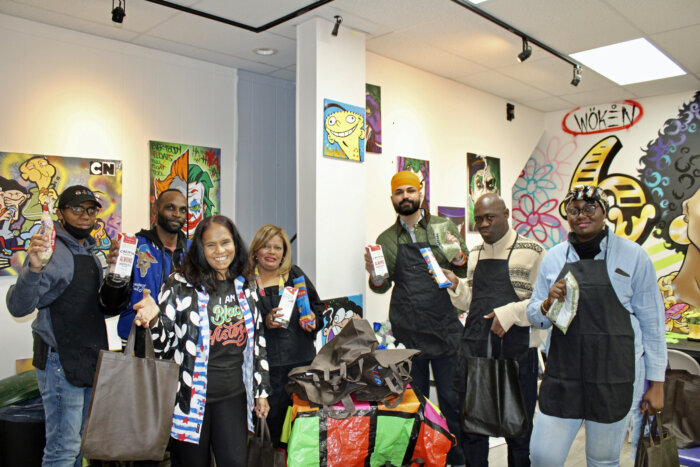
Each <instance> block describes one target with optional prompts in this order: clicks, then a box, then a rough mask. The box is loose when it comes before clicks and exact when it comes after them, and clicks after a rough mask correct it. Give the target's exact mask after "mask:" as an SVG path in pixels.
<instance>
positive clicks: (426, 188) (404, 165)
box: [396, 156, 430, 212]
mask: <svg viewBox="0 0 700 467" xmlns="http://www.w3.org/2000/svg"><path fill="white" fill-rule="evenodd" d="M402 170H410V171H412V172H413V173H415V174H416V175H418V178H419V179H420V182H421V190H420V191H421V196H422V198H423V203H422V204H421V206H420V207H421V208H422V209H424V210H425V212H430V162H428V161H424V160H422V159H413V158H410V157H401V156H398V157H397V158H396V171H397V172H401V171H402Z"/></svg>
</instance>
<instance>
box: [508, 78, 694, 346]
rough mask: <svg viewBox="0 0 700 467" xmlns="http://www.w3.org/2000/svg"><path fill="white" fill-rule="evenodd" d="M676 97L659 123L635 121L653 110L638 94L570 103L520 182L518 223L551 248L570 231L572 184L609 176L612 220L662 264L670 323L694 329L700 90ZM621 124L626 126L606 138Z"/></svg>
mask: <svg viewBox="0 0 700 467" xmlns="http://www.w3.org/2000/svg"><path fill="white" fill-rule="evenodd" d="M669 99H670V98H669ZM671 107H673V108H674V112H673V114H658V115H654V119H656V120H658V121H662V122H665V123H664V124H663V125H662V127H661V128H659V129H655V130H653V132H651V133H648V132H646V131H644V132H640V131H636V132H635V131H633V130H635V129H636V128H637V127H636V126H635V125H636V124H637V123H638V122H639V120H640V119H641V118H642V116H643V115H645V116H646V117H648V114H647V113H645V112H644V111H643V110H642V103H639V102H636V101H625V102H619V103H613V104H607V105H598V106H591V107H589V108H586V109H574V110H572V111H569V112H567V113H566V115H564V116H563V118H562V121H561V128H547V131H546V132H545V134H544V135H543V136H542V138H541V139H540V142H539V143H538V145H537V148H536V149H535V151H534V152H533V154H532V156H531V157H530V159H529V160H528V161H527V163H526V165H525V168H524V170H523V171H522V172H521V174H520V177H519V178H518V179H517V180H516V182H515V184H514V185H513V210H512V211H513V228H514V229H515V230H516V231H518V233H520V234H522V235H527V236H532V237H533V238H535V239H537V240H539V241H540V242H542V243H543V244H544V245H545V246H546V247H547V248H551V247H552V246H554V245H556V244H558V243H560V242H561V241H562V240H564V239H565V238H566V235H567V225H566V223H565V222H564V221H563V219H562V218H561V213H562V211H563V207H562V206H561V205H560V204H559V201H560V200H561V199H562V198H563V197H564V195H565V194H566V192H567V191H568V190H569V189H570V188H571V187H572V186H574V185H578V184H589V183H590V184H597V185H599V186H601V187H602V188H603V189H604V190H605V192H606V194H607V196H608V202H609V204H610V209H609V210H608V214H607V219H606V220H607V223H608V225H609V226H611V227H612V228H613V229H614V231H615V233H616V234H617V235H619V236H622V237H625V238H627V239H629V240H632V241H635V242H637V243H639V244H640V245H642V247H643V248H644V249H645V251H646V252H647V253H648V255H649V257H650V258H651V260H652V262H653V264H654V268H655V269H656V274H657V282H658V285H659V289H660V291H661V295H662V297H663V300H664V305H665V308H666V330H667V331H674V332H681V333H686V332H688V319H687V318H688V316H690V315H691V314H693V313H697V311H698V309H700V293H698V291H697V284H698V282H700V273H699V272H698V271H700V228H699V227H698V226H699V225H700V220H699V219H700V132H699V131H698V128H700V92H696V93H695V94H694V95H692V97H691V98H690V99H688V100H686V101H684V102H681V103H679V104H675V103H673V104H672V106H671ZM675 109H679V110H677V111H676V110H675ZM613 130H617V131H620V130H625V131H620V133H618V134H610V136H607V137H605V138H601V135H600V133H609V132H611V131H613Z"/></svg>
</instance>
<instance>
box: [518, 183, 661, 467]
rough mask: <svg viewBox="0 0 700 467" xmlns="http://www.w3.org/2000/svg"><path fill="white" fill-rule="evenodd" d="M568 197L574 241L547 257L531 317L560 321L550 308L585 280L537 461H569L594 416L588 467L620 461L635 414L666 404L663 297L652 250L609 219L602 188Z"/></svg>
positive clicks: (539, 421) (541, 323) (561, 338)
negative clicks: (570, 283) (569, 277)
mask: <svg viewBox="0 0 700 467" xmlns="http://www.w3.org/2000/svg"><path fill="white" fill-rule="evenodd" d="M562 203H563V204H564V207H565V212H566V219H567V221H568V223H569V228H570V232H569V235H568V239H567V240H566V241H564V242H562V243H561V244H559V245H557V246H555V247H554V248H552V249H551V250H549V252H547V255H546V256H545V258H544V260H543V261H542V265H541V266H540V270H539V275H538V278H537V283H536V285H535V291H534V292H533V294H532V298H531V299H530V303H529V305H528V309H527V311H528V318H529V319H530V322H531V323H532V325H533V326H537V327H540V328H548V327H550V326H552V322H551V321H550V319H549V318H548V317H547V316H546V313H547V312H548V311H549V309H550V307H551V306H552V304H553V303H554V302H555V301H557V300H559V301H564V297H565V296H566V292H567V290H566V289H567V287H566V282H565V281H564V279H563V278H564V276H565V275H566V274H567V273H568V272H571V273H572V274H573V276H574V278H575V279H576V281H577V282H578V286H579V301H578V309H577V313H576V316H575V317H574V318H573V320H572V321H571V324H570V325H569V327H568V329H567V331H566V334H564V333H563V332H562V331H561V330H560V329H559V328H558V327H553V328H552V336H551V343H550V349H549V353H548V357H547V366H546V370H545V375H544V378H543V380H542V384H541V386H540V394H539V413H538V414H537V415H536V416H535V424H534V428H533V433H532V438H531V441H530V458H531V460H532V464H533V465H535V466H561V465H564V461H565V460H566V456H567V454H568V452H569V449H570V447H571V444H572V443H573V440H574V438H575V437H576V433H577V432H578V430H579V428H580V427H581V425H582V424H583V423H585V427H586V459H587V463H588V466H604V465H605V466H608V465H619V462H620V450H621V448H622V441H623V439H624V436H625V433H626V432H627V427H628V423H629V417H630V416H631V415H632V414H633V413H635V411H636V412H639V411H643V410H647V411H648V412H649V413H652V414H653V413H656V412H659V411H660V410H661V409H662V407H663V381H664V372H665V368H666V342H665V326H664V306H663V301H662V299H661V294H660V292H659V288H658V287H657V285H656V272H655V270H654V267H653V265H652V263H651V260H650V259H649V257H648V256H647V254H646V252H645V251H644V250H643V249H642V248H641V247H640V246H639V245H638V244H636V243H634V242H631V241H629V240H627V239H624V238H622V237H619V236H617V235H615V233H614V232H612V230H611V229H610V227H608V226H607V225H606V224H605V217H606V214H607V211H608V203H607V199H606V197H605V193H604V192H603V190H602V189H601V188H600V187H597V186H593V185H584V186H576V187H574V188H573V189H572V190H571V191H569V193H568V194H567V196H566V198H564V201H563V202H562ZM645 379H646V380H648V381H649V388H648V389H647V390H646V391H644V380H645Z"/></svg>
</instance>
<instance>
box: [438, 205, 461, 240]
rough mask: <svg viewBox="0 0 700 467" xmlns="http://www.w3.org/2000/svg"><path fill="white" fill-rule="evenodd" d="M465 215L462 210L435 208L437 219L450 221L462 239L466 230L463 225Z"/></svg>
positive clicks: (447, 207)
mask: <svg viewBox="0 0 700 467" xmlns="http://www.w3.org/2000/svg"><path fill="white" fill-rule="evenodd" d="M465 214H466V213H465V209H464V208H456V207H451V206H438V208H437V215H438V217H444V218H445V219H449V220H451V221H452V222H453V223H454V225H456V226H457V228H458V229H459V233H461V234H462V239H464V238H466V237H465V236H466V229H465V225H464V218H465Z"/></svg>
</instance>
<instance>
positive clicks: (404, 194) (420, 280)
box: [365, 171, 467, 466]
mask: <svg viewBox="0 0 700 467" xmlns="http://www.w3.org/2000/svg"><path fill="white" fill-rule="evenodd" d="M391 188H392V194H391V201H392V204H393V205H394V209H395V210H396V212H397V214H398V215H399V216H398V219H397V220H396V223H395V224H394V225H392V226H391V227H389V228H388V229H387V230H385V231H384V232H383V233H382V234H381V235H379V237H378V238H377V244H379V245H381V247H382V250H383V253H384V258H385V260H386V265H387V268H388V270H389V278H388V279H380V280H377V279H376V278H374V277H373V276H372V273H373V267H372V260H371V258H370V257H369V255H368V254H365V267H366V269H367V271H368V272H370V289H371V290H373V291H374V292H377V293H384V292H386V291H387V290H389V289H390V288H391V286H392V283H393V285H394V289H393V291H392V293H391V303H390V306H389V320H390V321H391V329H392V333H393V335H394V337H395V338H396V339H397V341H398V342H400V343H402V344H404V345H405V346H406V347H407V348H412V349H419V350H420V351H421V353H420V355H419V356H418V357H417V358H416V359H415V360H414V362H413V368H412V370H411V377H412V378H413V382H412V383H411V384H412V386H413V387H414V388H416V389H418V390H419V391H421V392H422V393H423V394H425V395H426V396H428V394H429V389H430V385H429V383H430V382H429V374H430V373H429V369H430V368H431V367H432V371H433V377H434V379H435V386H436V389H437V395H438V402H439V404H440V410H441V411H442V413H443V414H444V415H445V418H446V419H447V424H448V427H449V428H450V432H452V433H453V434H454V435H455V436H456V437H457V440H458V441H459V404H458V400H457V393H456V391H455V390H454V387H453V385H452V382H453V379H454V369H455V363H456V361H455V359H456V354H457V344H458V342H459V337H460V335H461V334H462V325H461V324H460V322H459V320H458V319H457V310H456V309H455V308H454V306H452V303H451V301H450V297H449V295H448V293H447V291H446V289H444V288H439V287H438V285H437V283H436V281H435V280H434V279H433V277H432V275H431V274H430V271H429V269H428V265H427V263H426V260H425V259H424V258H423V256H422V254H421V252H420V250H421V249H422V248H430V249H431V250H432V252H433V254H434V255H435V258H436V259H437V261H438V263H439V265H440V267H442V268H444V269H449V270H452V271H455V272H456V273H457V274H458V275H459V276H464V274H465V272H466V259H467V250H466V246H465V245H464V241H463V240H458V243H459V245H460V249H461V252H460V254H458V255H457V256H456V257H455V258H454V259H453V260H452V262H450V261H449V260H448V259H447V257H446V256H445V254H444V253H443V251H442V249H441V248H440V247H439V246H438V245H437V242H436V239H435V230H436V229H440V228H446V229H447V230H448V231H449V232H450V233H451V234H452V235H453V236H454V237H455V239H457V238H459V237H460V234H459V232H458V230H457V227H456V226H455V225H454V224H453V223H452V222H451V221H449V220H447V219H443V218H437V217H431V216H430V213H429V212H427V211H424V210H422V209H420V205H421V201H422V199H421V192H420V189H421V184H420V180H419V179H418V177H417V176H416V175H415V174H414V173H413V172H411V171H402V172H399V173H397V174H396V175H394V177H393V178H392V180H391ZM447 462H448V464H452V465H454V466H459V465H464V457H463V455H462V450H461V448H460V446H459V442H458V444H457V446H455V447H454V448H453V449H452V450H451V451H450V453H449V454H448V457H447Z"/></svg>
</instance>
